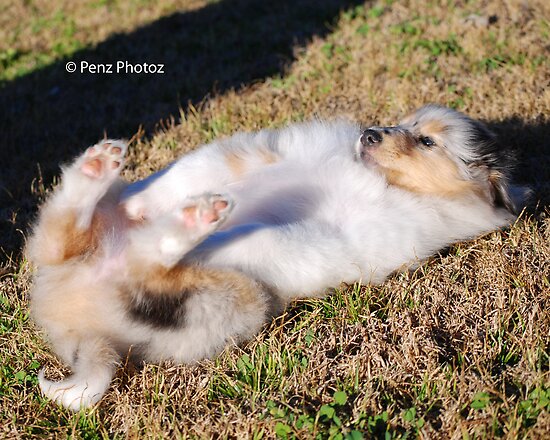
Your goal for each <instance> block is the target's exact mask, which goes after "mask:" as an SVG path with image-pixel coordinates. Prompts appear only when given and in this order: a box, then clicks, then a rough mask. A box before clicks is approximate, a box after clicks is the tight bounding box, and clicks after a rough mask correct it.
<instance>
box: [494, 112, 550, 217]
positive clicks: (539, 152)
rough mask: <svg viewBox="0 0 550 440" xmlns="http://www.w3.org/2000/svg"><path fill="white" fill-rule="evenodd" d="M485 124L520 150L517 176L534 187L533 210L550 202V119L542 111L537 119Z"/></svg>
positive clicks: (507, 143)
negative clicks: (544, 116)
mask: <svg viewBox="0 0 550 440" xmlns="http://www.w3.org/2000/svg"><path fill="white" fill-rule="evenodd" d="M486 124H487V125H488V126H489V128H490V129H491V130H493V131H494V132H495V133H496V134H497V135H498V138H499V139H500V142H501V143H502V144H503V145H505V146H508V147H511V148H512V149H513V150H514V151H515V152H516V153H517V164H516V169H515V172H514V180H515V181H516V182H517V183H520V184H524V185H528V186H529V187H530V188H531V189H532V190H533V197H532V200H531V202H532V204H533V205H534V206H532V207H530V209H529V211H530V212H537V211H541V210H542V209H544V208H545V207H547V206H550V120H548V118H547V117H546V118H545V119H543V116H542V115H540V118H539V119H538V120H531V121H524V120H522V119H520V118H517V117H516V118H511V119H505V120H503V121H498V122H491V121H486Z"/></svg>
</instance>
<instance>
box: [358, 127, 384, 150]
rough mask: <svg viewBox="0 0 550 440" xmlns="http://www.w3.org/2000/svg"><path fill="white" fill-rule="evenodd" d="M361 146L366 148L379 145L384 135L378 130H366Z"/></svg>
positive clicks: (362, 136)
mask: <svg viewBox="0 0 550 440" xmlns="http://www.w3.org/2000/svg"><path fill="white" fill-rule="evenodd" d="M360 140H361V144H363V145H364V146H365V147H367V146H369V145H374V144H378V143H379V142H382V135H381V134H380V132H378V131H376V130H371V129H370V128H369V129H368V130H365V131H364V132H363V134H362V135H361V139H360Z"/></svg>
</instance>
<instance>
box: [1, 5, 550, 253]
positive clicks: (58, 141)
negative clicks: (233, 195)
mask: <svg viewBox="0 0 550 440" xmlns="http://www.w3.org/2000/svg"><path fill="white" fill-rule="evenodd" d="M362 3H363V1H362V0H323V1H322V2H318V1H316V0H279V1H277V2H269V1H264V0H222V1H220V2H217V3H213V4H209V5H207V6H205V7H204V8H202V9H199V10H196V11H190V12H185V13H176V14H173V15H171V16H169V17H165V18H162V19H159V20H157V21H155V22H153V23H152V24H150V25H147V26H145V27H142V28H139V29H137V30H136V31H134V32H132V33H130V34H118V35H115V36H113V37H111V38H109V39H108V40H106V41H105V42H103V43H101V44H99V45H98V46H97V47H95V48H93V49H86V50H82V51H80V52H78V53H76V54H75V55H74V56H73V57H72V58H71V61H74V62H75V63H76V64H77V66H78V65H80V62H81V61H87V62H89V63H103V64H108V63H116V62H117V61H118V60H124V61H128V62H129V63H132V64H135V63H138V64H139V63H144V62H147V63H162V64H164V65H165V67H164V71H165V73H164V74H162V75H160V74H159V75H154V74H150V75H144V74H141V75H137V74H134V75H130V74H95V75H94V74H81V73H73V74H69V73H67V72H66V70H65V65H66V62H67V61H69V59H65V60H62V61H59V62H57V63H55V64H53V65H51V66H49V67H47V68H44V69H41V70H39V71H36V72H33V73H32V74H29V75H26V76H24V77H21V78H19V79H17V80H14V81H11V82H9V83H7V84H5V85H4V86H3V87H2V88H0V109H1V110H0V130H1V131H2V138H1V141H0V148H1V152H2V155H1V156H0V157H1V159H0V160H1V162H2V164H1V165H0V170H1V171H0V262H1V261H3V260H5V258H6V256H8V255H11V254H13V255H14V256H16V255H17V254H18V253H19V250H20V248H21V246H22V244H23V233H22V232H21V231H26V230H27V228H28V224H29V222H30V219H31V217H32V215H33V213H34V212H35V210H36V207H37V204H38V201H37V196H36V194H34V193H33V192H32V190H31V187H32V185H33V181H35V180H36V179H37V176H40V177H41V181H42V183H43V184H44V185H45V186H48V185H49V184H50V183H51V181H52V177H53V176H54V175H56V174H58V172H59V164H60V163H61V162H64V161H67V160H68V159H70V158H72V157H73V156H74V155H75V154H77V152H79V151H81V149H82V148H83V147H85V146H87V145H90V144H92V143H94V142H96V141H97V140H98V139H99V138H101V137H103V135H104V133H107V134H108V135H109V136H111V137H126V138H127V137H129V136H131V135H132V134H133V133H135V132H136V131H137V129H138V127H139V126H140V125H143V126H144V128H145V130H146V133H148V134H151V132H152V130H153V129H154V127H155V124H157V123H158V121H160V120H162V119H165V118H168V117H169V116H170V115H177V114H178V112H179V107H180V106H183V107H185V106H186V104H187V102H189V101H191V102H198V101H201V100H203V99H204V98H206V97H208V95H209V93H211V92H212V91H213V90H214V91H216V92H220V93H221V92H224V91H226V90H228V89H230V88H238V87H240V86H241V85H243V84H251V83H253V82H254V81H261V80H263V79H265V78H267V77H269V76H272V75H276V74H283V73H284V69H285V66H286V65H288V64H289V63H290V62H291V61H292V60H293V58H294V49H295V48H296V46H300V45H302V44H304V43H305V42H307V41H308V40H309V39H311V38H312V37H313V36H315V35H318V36H321V37H322V36H324V35H326V34H327V33H328V32H330V24H331V23H333V22H334V21H335V19H336V18H337V17H338V15H339V12H340V11H341V10H345V9H348V8H351V7H353V6H355V5H358V4H362ZM266 105H269V103H266ZM489 125H490V126H491V127H492V128H493V130H494V131H496V132H497V133H498V134H499V135H501V137H502V139H503V141H504V142H507V143H509V144H511V145H512V146H514V147H517V148H518V149H519V150H520V151H521V155H520V159H521V164H522V165H521V167H520V170H519V173H518V175H519V178H520V180H521V181H522V182H527V183H529V184H531V185H533V186H534V188H535V190H536V191H537V197H538V199H539V200H542V201H543V203H545V204H548V202H549V191H548V182H549V181H550V176H549V170H550V164H549V160H550V159H549V156H548V152H549V151H550V147H549V145H548V142H549V139H550V128H549V127H550V126H549V124H548V121H547V120H546V121H542V120H541V121H539V122H537V121H534V122H533V121H530V122H529V123H525V122H523V121H521V120H520V119H513V120H508V121H504V122H496V123H489Z"/></svg>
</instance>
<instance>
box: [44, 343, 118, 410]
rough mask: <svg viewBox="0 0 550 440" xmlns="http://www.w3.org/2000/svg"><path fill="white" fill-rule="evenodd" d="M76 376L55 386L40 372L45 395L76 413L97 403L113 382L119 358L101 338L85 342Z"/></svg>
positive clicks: (82, 346) (78, 359)
mask: <svg viewBox="0 0 550 440" xmlns="http://www.w3.org/2000/svg"><path fill="white" fill-rule="evenodd" d="M76 356H77V357H76V361H75V363H74V365H73V372H74V374H73V375H72V376H70V377H69V378H67V379H64V380H62V381H60V382H53V381H51V380H48V379H46V378H45V377H44V370H42V371H40V373H39V376H38V382H39V385H40V389H41V390H42V393H43V394H44V395H45V396H46V397H47V398H49V399H51V400H53V401H55V402H56V403H58V404H60V405H63V406H64V407H65V408H69V409H71V410H73V411H78V410H79V409H81V408H87V407H89V406H91V405H94V404H95V403H97V402H98V401H99V400H100V399H101V397H102V396H103V395H104V394H105V391H106V390H107V388H108V387H109V384H110V383H111V380H112V378H113V375H114V372H115V368H116V364H117V362H118V361H119V356H118V354H117V353H116V351H115V350H114V349H113V348H112V347H111V346H110V345H109V344H108V342H107V341H106V340H104V339H102V338H90V339H87V340H82V341H81V342H80V344H79V346H78V351H77V355H76Z"/></svg>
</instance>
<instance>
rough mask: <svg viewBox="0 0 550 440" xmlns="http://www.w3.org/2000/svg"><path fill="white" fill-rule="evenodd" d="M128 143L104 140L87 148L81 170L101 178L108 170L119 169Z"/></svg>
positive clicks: (95, 177)
mask: <svg viewBox="0 0 550 440" xmlns="http://www.w3.org/2000/svg"><path fill="white" fill-rule="evenodd" d="M125 152H126V145H125V144H124V143H123V142H121V141H103V142H100V143H98V144H96V145H94V146H92V147H90V148H88V149H87V150H86V153H85V154H84V158H83V161H82V163H81V165H80V170H81V171H82V173H83V174H85V175H86V176H88V177H91V178H94V179H99V178H101V177H103V176H104V175H105V174H106V173H107V172H108V171H119V170H120V169H121V167H122V164H123V158H124V153H125Z"/></svg>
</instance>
